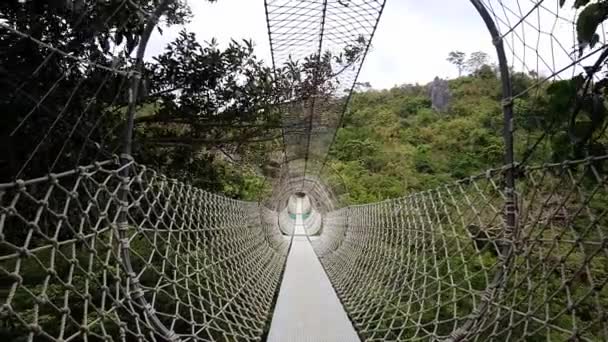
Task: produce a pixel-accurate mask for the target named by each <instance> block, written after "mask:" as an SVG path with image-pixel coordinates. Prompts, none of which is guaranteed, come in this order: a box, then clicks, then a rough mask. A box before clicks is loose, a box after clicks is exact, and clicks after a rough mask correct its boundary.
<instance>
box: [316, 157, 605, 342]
mask: <svg viewBox="0 0 608 342" xmlns="http://www.w3.org/2000/svg"><path fill="white" fill-rule="evenodd" d="M605 160H606V158H605V157H604V158H590V159H587V160H582V161H578V162H565V163H563V164H552V165H543V166H539V167H527V168H525V169H524V170H522V172H523V174H522V175H521V178H520V179H519V181H518V186H517V189H516V193H517V199H518V201H517V205H518V213H519V215H518V222H517V227H518V229H517V232H516V233H513V234H508V233H506V231H507V230H506V225H505V218H504V214H505V193H504V189H503V186H502V182H503V178H504V174H505V169H500V170H492V171H488V172H487V173H485V174H482V175H479V176H474V177H471V178H467V179H464V180H462V181H459V182H456V183H452V184H446V185H445V186H441V187H439V188H436V189H433V190H429V191H425V192H421V193H417V194H413V195H409V196H406V197H403V198H400V199H395V200H390V201H385V202H381V203H377V204H371V205H361V206H354V207H348V208H345V209H341V210H340V211H338V212H334V213H332V214H330V215H328V216H327V218H326V219H325V222H324V232H328V233H327V234H323V235H321V238H320V239H319V240H317V241H314V242H313V245H314V247H315V250H316V252H317V254H318V255H319V257H320V259H321V261H322V263H323V265H324V267H325V269H326V271H327V273H328V275H329V277H330V279H331V280H332V283H333V284H334V286H335V288H336V291H337V292H338V294H339V296H340V297H341V299H342V302H343V303H344V305H345V307H346V309H347V311H348V312H349V314H350V317H351V318H352V320H353V322H354V324H355V325H356V327H357V329H358V331H359V332H360V334H361V335H362V337H363V338H364V339H365V340H369V341H386V340H391V341H392V340H401V341H428V340H444V339H453V340H475V341H506V340H509V341H567V340H576V341H599V340H604V339H606V338H608V330H607V328H608V322H607V321H606V312H607V310H608V288H607V286H606V283H607V282H608V274H607V273H606V270H605V266H606V265H607V261H608V259H607V258H608V248H607V245H606V224H607V223H608V222H607V218H606V214H607V210H608V206H606V199H607V198H608V197H607V191H606V190H607V186H608V184H607V178H606V176H605V175H603V174H602V173H601V172H600V170H601V169H600V167H601V165H603V163H604V162H605Z"/></svg>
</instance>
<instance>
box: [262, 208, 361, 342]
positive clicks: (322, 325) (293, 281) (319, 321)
mask: <svg viewBox="0 0 608 342" xmlns="http://www.w3.org/2000/svg"><path fill="white" fill-rule="evenodd" d="M300 201H301V200H300ZM301 207H302V206H301V202H300V203H298V212H300V211H301ZM295 224H296V229H295V234H296V236H294V238H293V244H292V246H291V251H290V252H289V256H288V258H287V266H286V269H285V274H284V276H283V281H282V283H281V289H280V292H279V298H278V300H277V305H276V307H275V311H274V314H273V317H272V323H271V326H270V333H269V335H268V341H270V342H299V341H310V342H334V341H336V342H338V341H345V342H351V341H352V342H356V341H359V337H358V336H357V333H356V332H355V329H354V328H353V325H352V323H351V322H350V320H349V319H348V316H347V315H346V312H345V311H344V308H343V307H342V304H341V303H340V300H339V299H338V296H337V295H336V292H335V291H334V288H333V287H332V285H331V283H330V282H329V278H327V274H325V270H323V267H322V266H321V263H320V262H319V259H318V258H317V256H316V254H315V253H314V251H313V249H312V246H311V245H310V242H309V241H308V238H307V237H306V236H297V235H305V232H304V228H303V225H302V216H301V215H297V217H296V222H295Z"/></svg>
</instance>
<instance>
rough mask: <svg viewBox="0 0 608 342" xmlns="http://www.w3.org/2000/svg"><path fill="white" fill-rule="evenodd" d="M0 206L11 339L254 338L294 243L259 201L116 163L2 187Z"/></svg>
mask: <svg viewBox="0 0 608 342" xmlns="http://www.w3.org/2000/svg"><path fill="white" fill-rule="evenodd" d="M124 168H128V169H129V177H123V176H121V170H122V169H124ZM121 191H127V193H128V201H127V202H126V203H125V202H123V201H121V200H120V193H121ZM0 209H1V211H0V232H2V235H0V246H1V249H0V251H1V256H0V283H1V284H3V289H6V292H4V293H3V294H2V304H3V305H2V307H1V315H2V316H1V317H2V321H3V326H4V327H5V328H7V327H8V328H10V331H11V333H12V334H13V335H12V336H28V337H29V338H30V339H31V338H33V337H34V336H39V337H45V338H46V339H48V340H54V341H65V340H70V339H74V338H78V337H79V336H80V337H82V336H89V338H99V339H101V340H103V339H107V340H115V339H120V340H125V339H126V340H131V339H136V338H137V339H141V340H163V339H169V338H170V337H171V336H174V337H175V339H176V340H177V339H178V338H179V339H180V340H182V341H185V340H190V339H196V340H207V341H217V340H242V341H250V340H259V338H260V336H261V335H262V334H263V332H264V330H265V328H266V324H267V319H268V315H269V312H270V310H271V305H272V302H273V296H274V294H275V291H276V289H277V286H278V284H279V281H280V276H281V272H282V268H283V264H284V262H285V257H286V252H287V246H288V240H285V239H284V238H283V237H282V236H281V234H280V233H279V231H278V228H277V216H276V214H275V213H274V212H270V211H269V210H267V209H265V208H263V207H260V206H258V205H257V204H255V203H246V202H239V201H236V200H231V199H228V198H225V197H221V196H217V195H213V194H210V193H207V192H204V191H202V190H198V189H195V188H192V187H190V186H188V185H186V184H184V183H181V182H178V181H175V180H172V179H169V178H167V177H165V176H163V175H159V174H157V173H156V172H154V171H151V170H149V169H147V168H145V167H143V166H139V165H137V164H134V163H131V164H129V165H125V166H120V163H119V162H118V161H117V160H110V161H107V162H101V163H98V164H96V165H95V166H90V167H83V168H80V169H78V170H76V171H73V172H67V173H65V174H63V175H51V176H50V177H47V178H45V179H43V180H34V181H28V182H22V181H20V182H17V183H16V184H9V185H2V186H1V187H0ZM121 211H125V212H126V213H127V215H128V218H129V219H128V224H126V225H125V224H123V223H122V222H121V221H120V213H121ZM119 232H122V234H120V233H119ZM125 258H129V262H127V261H126V260H125ZM58 323H59V324H58ZM161 327H162V328H161ZM163 329H165V330H166V331H163Z"/></svg>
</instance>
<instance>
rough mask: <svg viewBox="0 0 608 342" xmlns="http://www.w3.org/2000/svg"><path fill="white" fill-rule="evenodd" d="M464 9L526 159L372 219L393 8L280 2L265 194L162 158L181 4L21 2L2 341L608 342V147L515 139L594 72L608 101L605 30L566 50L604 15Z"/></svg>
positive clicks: (517, 5) (8, 82) (10, 19)
mask: <svg viewBox="0 0 608 342" xmlns="http://www.w3.org/2000/svg"><path fill="white" fill-rule="evenodd" d="M461 2H462V6H471V8H474V10H475V11H476V12H477V13H479V18H480V19H479V20H480V22H482V23H483V24H484V26H485V27H487V29H488V34H487V39H488V40H489V41H492V42H493V43H494V46H495V47H496V56H497V57H496V59H497V60H498V62H499V65H498V70H499V73H500V79H501V81H502V93H501V94H502V101H501V111H502V113H503V123H504V134H503V135H504V146H503V147H504V164H503V165H498V166H497V168H495V169H491V170H486V171H482V172H479V173H478V174H475V175H471V176H469V177H467V178H464V179H462V180H459V181H455V182H451V183H446V184H443V185H441V186H438V187H434V188H431V189H428V190H426V191H423V192H418V193H411V194H407V195H405V196H404V197H401V198H396V199H391V200H386V201H383V202H380V203H370V204H365V205H356V206H344V205H343V204H342V203H341V201H340V196H338V193H339V191H342V190H344V189H342V190H340V189H337V188H336V186H335V185H334V184H333V183H331V182H330V181H329V180H330V178H332V177H333V176H335V175H334V174H332V173H335V172H334V170H331V169H330V168H329V167H328V165H327V161H328V158H331V151H332V145H333V143H334V141H335V139H336V132H337V131H338V130H339V128H340V127H341V126H342V124H343V119H344V117H345V116H346V115H348V108H349V102H350V99H351V96H352V94H353V91H354V89H355V86H356V81H357V78H358V75H359V71H360V69H361V66H362V65H363V63H364V61H365V57H366V55H367V53H368V51H369V50H370V46H371V44H372V41H373V36H374V34H375V32H376V30H377V29H381V28H379V27H378V22H379V21H380V19H381V16H382V13H383V10H384V8H385V0H318V1H316V0H315V1H301V0H266V1H265V2H264V4H263V5H264V7H265V11H266V19H267V24H268V25H267V26H268V33H269V39H270V45H271V50H272V63H273V67H272V68H273V73H274V77H275V80H276V79H282V80H284V83H283V84H281V87H278V86H277V85H276V84H274V85H273V86H276V89H277V90H273V93H272V96H273V101H275V102H274V104H273V106H272V107H273V109H274V110H277V111H279V112H280V114H281V115H280V117H281V122H280V127H279V128H278V129H277V131H278V136H279V137H278V138H277V139H276V140H277V141H280V145H281V157H280V158H281V161H280V167H279V168H278V171H277V172H275V173H274V174H273V175H272V176H267V177H266V181H265V182H266V183H268V184H270V185H271V186H272V191H271V193H270V194H269V195H268V196H266V197H264V198H260V200H259V201H257V202H246V201H239V200H234V199H231V198H228V197H224V196H221V195H217V194H214V193H211V192H208V191H204V190H201V189H200V188H199V187H197V186H195V185H192V184H189V183H188V182H185V181H182V180H177V178H178V175H177V172H179V170H176V174H175V175H172V174H163V173H161V172H159V171H157V170H156V169H155V167H154V166H153V165H144V164H141V163H139V162H138V161H139V160H140V158H143V157H144V156H142V155H139V154H138V153H140V152H138V151H141V150H142V148H141V145H142V144H143V142H142V141H140V140H139V139H142V140H143V137H144V136H145V132H142V131H141V130H140V131H137V129H136V127H135V122H136V121H137V120H141V117H138V111H139V110H140V109H141V108H142V105H143V104H146V102H145V100H146V96H149V94H148V92H147V89H146V88H147V87H148V86H149V85H150V84H152V83H154V82H155V80H156V78H155V77H158V75H159V74H158V73H161V72H162V70H161V71H159V70H158V69H155V68H153V67H150V66H148V65H147V63H149V62H146V61H145V60H144V56H145V53H146V47H147V44H148V41H149V39H150V36H151V34H152V32H153V31H154V30H155V29H157V28H158V27H159V25H161V24H162V23H163V22H164V23H172V22H175V23H178V22H179V21H180V20H179V19H175V18H179V14H180V5H182V3H181V1H177V0H158V1H151V0H150V1H148V0H124V1H106V2H102V1H67V2H65V3H64V2H61V3H60V4H59V2H58V4H49V5H48V6H46V5H41V4H40V3H39V2H36V1H8V2H7V3H5V4H2V5H0V47H1V48H0V49H1V50H0V62H1V64H0V73H1V74H2V76H3V77H2V79H1V80H0V84H2V90H3V93H2V94H0V107H2V108H3V112H4V113H3V114H2V115H4V116H6V117H7V118H8V119H5V120H6V121H2V126H3V127H1V128H0V133H1V134H2V136H1V137H0V138H2V139H3V140H2V145H3V147H2V149H0V151H1V152H2V156H0V162H1V163H2V164H0V165H1V167H2V171H1V172H0V336H2V337H3V338H5V339H6V340H9V341H62V342H67V341H260V340H269V341H601V340H608V286H606V283H607V282H608V270H607V269H606V268H607V265H608V230H607V226H608V222H607V220H608V218H607V217H606V211H607V209H608V193H607V190H608V189H607V188H608V184H607V177H606V174H605V172H604V169H605V162H606V160H607V159H608V155H606V154H605V153H603V154H602V153H595V154H591V153H587V154H585V155H581V158H579V159H573V160H562V161H559V162H554V161H549V160H543V161H542V162H540V163H537V164H532V163H530V161H531V160H536V161H537V160H538V158H535V157H536V156H537V155H538V153H537V152H538V151H539V150H540V149H542V148H543V146H546V145H547V144H550V143H551V142H550V141H549V142H547V139H548V137H546V136H545V135H541V136H539V137H535V138H537V139H536V140H535V139H533V140H535V141H533V142H531V143H530V144H529V145H528V147H529V148H528V149H526V151H524V153H523V154H522V153H521V151H517V149H516V148H515V146H514V141H516V140H517V139H518V138H521V137H520V136H518V134H517V127H518V122H519V121H518V116H517V111H516V108H515V107H516V104H517V101H518V99H521V98H535V96H537V95H536V94H537V92H538V89H540V88H542V87H547V86H548V85H550V84H552V83H553V82H557V81H559V80H563V79H572V78H574V77H575V76H577V75H579V74H581V75H583V76H581V82H580V87H579V88H576V89H574V91H573V92H572V93H570V94H566V95H564V96H565V97H564V98H566V99H568V98H570V99H571V100H572V102H573V103H576V102H577V101H576V98H577V96H586V94H587V92H588V91H589V92H592V89H597V87H594V84H596V83H597V84H601V82H600V79H601V74H602V72H603V71H604V70H603V68H604V65H605V61H606V58H607V56H608V54H606V51H607V50H606V46H607V45H606V42H605V40H604V36H603V34H598V35H597V37H595V38H593V43H592V44H587V45H585V46H582V45H583V44H581V39H580V37H579V39H578V41H576V39H577V38H576V37H573V35H572V34H570V35H567V37H566V38H563V36H560V35H559V34H558V32H557V30H558V29H563V28H564V27H566V28H568V29H569V30H570V32H571V33H572V32H574V31H576V30H577V18H578V17H579V16H583V14H582V13H584V9H583V8H580V7H581V6H583V7H584V6H585V5H586V3H587V2H577V3H579V4H578V5H577V6H578V7H579V10H578V11H571V10H569V9H566V7H565V6H564V1H561V2H560V1H556V0H555V1H549V0H545V1H542V0H539V1H522V0H513V1H495V0H470V1H461ZM566 3H568V2H567V1H566ZM581 3H585V4H581ZM261 5H262V4H261V3H260V6H261ZM568 5H570V6H572V4H568ZM45 6H46V7H45ZM590 6H591V5H590ZM579 26H580V25H579ZM597 26H598V27H597V31H598V32H600V33H601V32H604V31H605V30H603V23H598V25H597ZM133 28H135V31H136V32H137V34H131V33H128V32H129V30H132V29H133ZM579 34H580V29H579ZM63 35H66V36H63ZM58 37H59V38H58ZM63 37H68V38H63ZM568 39H569V40H568ZM547 47H549V48H547ZM574 47H576V48H574ZM11 56H12V57H11ZM185 62H188V61H185ZM209 63H213V61H209ZM286 66H287V67H286ZM295 69H297V70H298V72H297V73H294V72H293V71H294V70H295ZM517 69H524V70H526V71H527V72H530V71H535V72H536V75H538V77H536V79H535V82H536V83H535V84H534V86H532V87H529V88H527V89H519V88H517V87H516V86H515V85H516V84H515V83H516V77H517V72H516V70H517ZM23 70H26V71H27V72H22V71H23ZM57 70H59V71H57ZM541 71H542V72H541ZM583 71H584V72H583ZM155 72H156V74H155ZM541 74H542V75H541ZM191 77H198V76H197V75H193V76H191ZM201 77H202V78H201V80H199V81H200V82H205V77H211V76H208V75H207V76H201ZM199 81H197V82H199ZM191 86H192V87H195V86H196V84H195V85H191ZM163 87H164V88H162V89H161V90H162V91H161V92H162V93H163V94H173V96H178V95H179V94H180V93H179V92H180V90H178V89H171V87H169V86H163ZM218 87H219V85H218ZM181 92H182V94H186V95H188V96H190V93H188V92H187V91H186V90H184V89H182V90H181ZM175 94H177V95H175ZM594 94H595V95H594V96H599V95H600V94H599V92H598V91H595V93H594ZM207 96H209V97H213V96H216V97H218V98H219V97H220V94H219V91H218V92H215V93H213V94H207ZM190 97H193V96H190ZM538 98H540V96H538ZM597 98H598V97H594V99H597ZM602 99H603V98H602ZM197 100H198V99H193V100H192V101H193V102H195V101H197ZM181 101H182V103H181V104H184V108H185V107H186V106H185V105H186V104H187V105H189V103H183V102H184V101H185V98H182V99H181ZM602 101H603V100H602ZM51 102H52V103H53V105H51V104H50V103H51ZM57 104H59V105H57ZM581 106H582V105H581ZM574 107H575V108H576V106H574ZM581 108H582V107H579V108H578V110H577V109H575V112H578V111H580V110H581ZM220 114H221V113H220ZM574 116H576V115H574ZM590 117H591V119H592V120H596V119H597V117H596V116H594V114H593V113H592V114H591V115H590ZM573 120H575V119H573ZM593 122H594V123H595V124H596V125H598V122H599V125H600V126H602V127H603V125H605V124H604V123H603V121H601V120H599V121H597V120H596V121H593ZM180 125H181V123H180ZM184 126H185V125H184ZM178 127H179V129H181V130H183V131H187V129H186V128H183V127H182V126H178ZM117 131H118V132H120V134H115V133H116V132H117ZM195 133H196V131H195V130H193V131H192V135H193V139H194V138H198V136H197V137H195V136H194V134H195ZM604 133H605V127H604V129H602V130H599V133H598V131H594V132H593V137H594V139H595V141H596V142H605V141H606V137H605V136H604ZM545 138H547V139H545ZM218 139H219V138H218ZM32 141H33V143H32ZM66 165H67V166H70V167H66ZM338 176H339V175H338ZM334 178H335V177H334ZM338 178H339V177H338ZM344 191H345V190H344Z"/></svg>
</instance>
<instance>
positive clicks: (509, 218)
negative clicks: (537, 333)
mask: <svg viewBox="0 0 608 342" xmlns="http://www.w3.org/2000/svg"><path fill="white" fill-rule="evenodd" d="M470 1H471V4H472V5H473V6H474V7H475V9H476V10H477V12H478V13H479V15H480V16H481V18H482V19H483V21H484V23H485V25H486V27H487V29H488V31H489V33H490V35H491V37H492V42H493V43H494V47H495V48H496V55H497V57H498V64H499V69H500V78H501V83H502V111H503V125H504V128H503V139H504V144H505V145H504V164H505V166H504V173H503V174H504V197H505V204H504V208H503V212H504V226H503V227H504V232H503V234H502V239H503V240H504V241H503V243H502V244H501V247H500V248H501V250H500V257H501V261H500V262H501V268H500V269H499V270H498V271H497V272H496V274H495V275H494V278H493V279H492V281H491V282H490V284H488V286H487V288H486V290H485V293H484V295H483V296H482V303H481V304H480V306H479V307H478V308H477V310H476V311H475V312H473V313H472V314H471V318H470V319H469V320H468V321H466V322H465V323H464V324H463V325H462V326H460V327H459V328H458V329H456V330H454V332H453V333H452V335H451V337H450V338H449V339H448V341H463V340H466V339H467V338H468V337H470V336H471V335H473V334H475V333H476V332H477V331H479V330H480V329H481V328H482V327H481V326H480V325H481V320H482V319H483V317H484V316H485V315H486V314H487V312H488V310H489V309H490V303H491V302H492V301H494V300H495V299H496V298H497V296H498V295H499V291H500V289H501V288H502V287H504V286H505V283H506V279H507V277H508V273H509V267H510V264H511V262H512V260H513V251H514V237H515V236H516V233H517V221H518V218H517V197H516V191H515V175H516V173H517V164H516V162H515V154H514V143H513V132H514V129H515V124H514V118H513V87H512V84H511V75H510V70H509V63H508V61H507V56H506V53H505V48H504V43H503V37H502V35H501V34H500V32H499V31H498V28H497V26H496V23H495V21H494V19H493V18H492V16H491V15H490V13H489V12H488V9H487V8H486V7H485V6H484V4H483V3H482V1H481V0H470Z"/></svg>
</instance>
